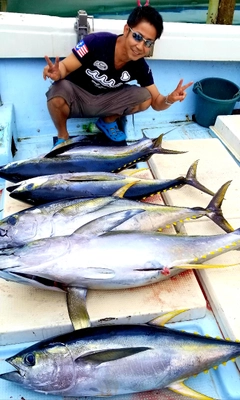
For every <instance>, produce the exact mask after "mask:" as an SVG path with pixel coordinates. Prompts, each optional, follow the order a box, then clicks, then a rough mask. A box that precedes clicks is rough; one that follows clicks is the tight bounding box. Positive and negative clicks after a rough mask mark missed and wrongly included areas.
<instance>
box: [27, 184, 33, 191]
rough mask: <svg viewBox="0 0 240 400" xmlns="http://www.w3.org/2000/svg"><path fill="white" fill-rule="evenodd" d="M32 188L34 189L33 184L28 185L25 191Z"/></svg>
mask: <svg viewBox="0 0 240 400" xmlns="http://www.w3.org/2000/svg"><path fill="white" fill-rule="evenodd" d="M33 187H34V183H29V184H28V185H27V186H26V189H27V190H31V189H32V188H33Z"/></svg>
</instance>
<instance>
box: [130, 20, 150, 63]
mask: <svg viewBox="0 0 240 400" xmlns="http://www.w3.org/2000/svg"><path fill="white" fill-rule="evenodd" d="M124 35H125V37H126V50H127V53H128V56H129V59H130V60H133V61H135V60H138V59H139V58H143V57H146V56H148V55H149V52H150V50H151V47H148V46H149V45H150V44H153V43H154V41H155V40H156V35H157V32H156V29H155V28H154V26H153V25H151V24H149V22H146V21H142V22H140V23H139V24H138V25H136V26H134V28H130V27H129V26H128V25H125V27H124Z"/></svg>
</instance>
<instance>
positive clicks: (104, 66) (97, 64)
mask: <svg viewBox="0 0 240 400" xmlns="http://www.w3.org/2000/svg"><path fill="white" fill-rule="evenodd" d="M93 65H94V66H95V67H97V68H98V69H101V70H102V71H106V69H108V66H107V64H106V63H105V62H104V61H99V60H97V61H95V62H94V63H93Z"/></svg>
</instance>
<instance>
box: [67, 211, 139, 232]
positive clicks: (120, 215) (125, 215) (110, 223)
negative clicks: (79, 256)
mask: <svg viewBox="0 0 240 400" xmlns="http://www.w3.org/2000/svg"><path fill="white" fill-rule="evenodd" d="M143 211H144V210H125V211H118V212H114V213H111V214H107V215H104V216H102V217H99V218H97V219H94V220H93V221H90V222H88V223H87V224H85V225H83V226H81V227H80V228H78V229H77V230H76V231H75V232H74V233H73V235H81V236H85V237H86V238H88V237H91V236H101V235H104V234H105V233H107V232H109V231H111V230H112V229H114V228H116V227H117V226H118V225H120V224H122V223H123V222H125V221H127V220H128V219H130V218H132V217H134V216H135V215H137V214H140V213H142V212H143Z"/></svg>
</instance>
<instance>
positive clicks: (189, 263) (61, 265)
mask: <svg viewBox="0 0 240 400" xmlns="http://www.w3.org/2000/svg"><path fill="white" fill-rule="evenodd" d="M140 212H142V211H141V210H135V211H134V210H133V211H120V212H117V213H113V214H108V215H106V216H103V217H100V218H98V219H96V220H94V221H91V222H89V223H88V224H86V225H84V226H82V227H81V228H79V229H78V230H77V231H75V232H74V233H73V234H72V235H69V236H57V237H53V238H46V239H40V240H35V241H33V242H30V243H28V244H27V245H25V246H23V247H16V248H10V249H3V250H1V251H0V277H2V278H3V279H6V280H8V281H14V282H18V283H23V284H28V285H32V286H36V287H39V288H45V289H49V290H65V291H67V292H68V293H69V296H68V299H69V301H68V306H69V310H70V317H71V315H74V316H76V310H75V308H76V307H78V304H80V306H79V307H80V311H79V314H81V317H80V319H79V320H81V321H82V322H81V323H83V324H88V325H89V316H88V314H87V310H86V307H85V298H86V294H87V290H88V289H98V290H109V289H126V288H134V287H141V286H146V285H149V284H151V283H155V282H159V281H162V280H164V279H167V278H169V277H171V276H173V275H175V274H177V273H179V272H180V271H182V270H183V269H184V268H188V269H192V268H209V267H214V268H217V267H221V266H219V265H214V266H212V265H208V264H207V265H206V264H204V265H201V264H203V263H204V262H207V261H208V260H210V259H212V258H214V257H216V256H217V255H219V254H223V253H226V252H229V251H231V250H234V249H238V248H240V228H239V229H237V230H235V231H234V232H230V233H227V234H226V233H225V234H219V235H212V236H209V235H204V236H185V235H183V236H181V235H166V234H162V233H159V232H144V231H143V232H140V231H112V229H113V228H115V227H116V226H118V225H120V223H122V222H124V221H125V220H126V219H128V218H131V217H132V216H134V215H135V214H137V213H140ZM78 300H79V301H78ZM73 310H74V311H73ZM74 318H75V317H74ZM71 319H72V317H71ZM72 322H73V325H74V326H75V327H76V326H78V321H73V319H72Z"/></svg>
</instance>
